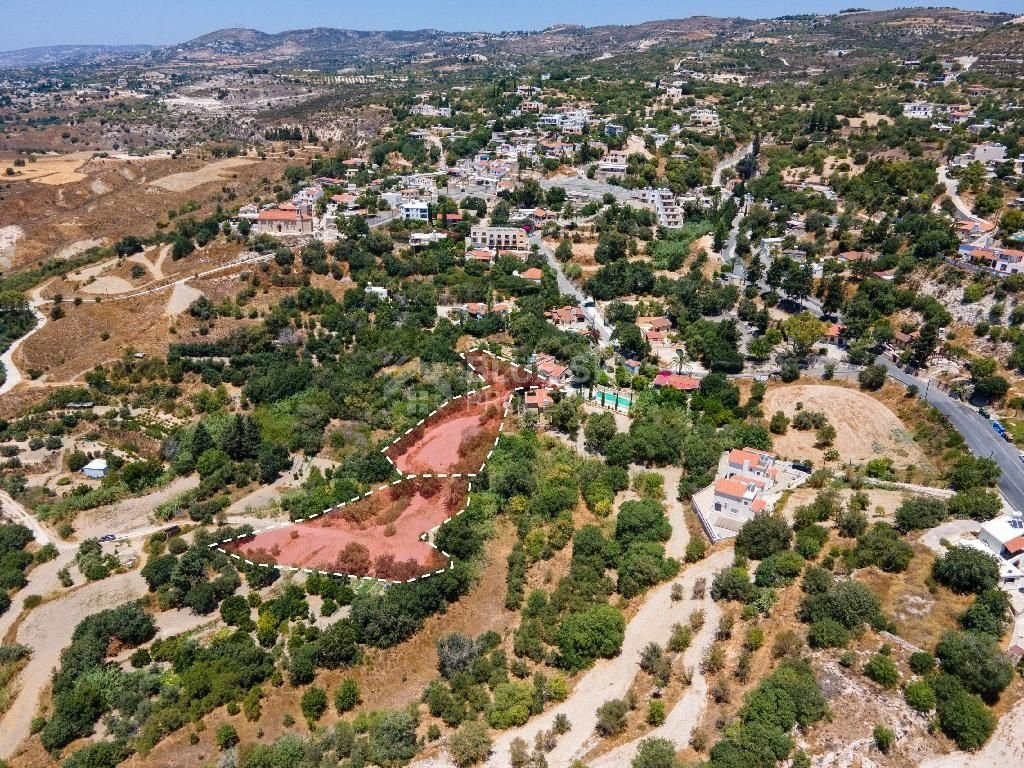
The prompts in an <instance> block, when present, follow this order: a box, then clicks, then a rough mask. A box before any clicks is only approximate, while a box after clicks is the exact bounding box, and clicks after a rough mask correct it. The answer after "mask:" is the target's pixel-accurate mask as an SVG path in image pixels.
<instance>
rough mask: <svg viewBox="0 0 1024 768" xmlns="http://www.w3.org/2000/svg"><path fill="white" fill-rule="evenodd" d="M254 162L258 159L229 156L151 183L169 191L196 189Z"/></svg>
mask: <svg viewBox="0 0 1024 768" xmlns="http://www.w3.org/2000/svg"><path fill="white" fill-rule="evenodd" d="M254 162H256V161H255V160H247V159H246V158H244V157H228V158H225V159H223V160H217V161H216V162H213V163H210V164H209V165H206V166H204V167H202V168H200V169H199V170H197V171H182V172H181V173H172V174H171V175H170V176H164V177H163V178H162V179H156V180H155V181H153V182H152V183H151V185H152V186H154V187H159V188H160V189H164V190H167V191H168V192H187V191H188V190H190V189H194V188H195V187H198V186H200V185H202V184H208V183H210V182H211V181H221V180H223V179H225V178H227V176H228V175H229V174H228V172H229V171H230V170H231V169H232V168H238V167H241V166H244V165H251V164H252V163H254Z"/></svg>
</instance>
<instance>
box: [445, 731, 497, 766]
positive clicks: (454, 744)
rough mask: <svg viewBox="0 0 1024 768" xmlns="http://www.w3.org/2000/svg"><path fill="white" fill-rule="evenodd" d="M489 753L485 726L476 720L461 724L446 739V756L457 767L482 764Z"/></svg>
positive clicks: (488, 740) (489, 740)
mask: <svg viewBox="0 0 1024 768" xmlns="http://www.w3.org/2000/svg"><path fill="white" fill-rule="evenodd" d="M490 752H491V737H490V736H489V735H488V733H487V726H485V725H484V724H483V723H481V722H479V721H477V720H473V721H471V722H468V723H463V724H462V725H460V726H459V729H458V730H457V731H455V733H453V734H452V735H451V736H450V737H449V739H448V754H450V755H451V757H452V760H454V761H455V764H456V765H458V766H468V765H476V764H477V763H482V762H483V761H484V760H485V759H486V758H487V755H489V754H490Z"/></svg>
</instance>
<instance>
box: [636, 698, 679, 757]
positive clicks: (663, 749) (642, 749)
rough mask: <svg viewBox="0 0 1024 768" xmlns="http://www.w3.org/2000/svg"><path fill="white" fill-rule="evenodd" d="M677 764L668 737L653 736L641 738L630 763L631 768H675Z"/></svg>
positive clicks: (674, 749)
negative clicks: (656, 737)
mask: <svg viewBox="0 0 1024 768" xmlns="http://www.w3.org/2000/svg"><path fill="white" fill-rule="evenodd" d="M659 703H660V702H659ZM651 704H652V705H653V704H654V702H653V701H652V702H651ZM677 765H678V763H677V762H676V747H675V744H673V743H672V742H671V741H669V740H668V739H655V738H647V739H643V740H642V741H641V742H640V746H639V747H637V750H636V757H634V758H633V762H632V763H631V764H630V766H631V768H676V766H677Z"/></svg>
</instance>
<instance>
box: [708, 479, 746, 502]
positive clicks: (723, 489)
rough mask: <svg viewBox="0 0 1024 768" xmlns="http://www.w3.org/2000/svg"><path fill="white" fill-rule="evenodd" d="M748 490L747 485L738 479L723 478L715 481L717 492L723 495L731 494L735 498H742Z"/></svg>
mask: <svg viewBox="0 0 1024 768" xmlns="http://www.w3.org/2000/svg"><path fill="white" fill-rule="evenodd" d="M746 492H747V486H745V485H744V484H743V483H741V482H739V481H738V480H731V479H729V478H722V479H721V480H716V481H715V493H719V494H721V495H723V496H731V497H732V498H734V499H742V498H743V496H744V495H745V494H746Z"/></svg>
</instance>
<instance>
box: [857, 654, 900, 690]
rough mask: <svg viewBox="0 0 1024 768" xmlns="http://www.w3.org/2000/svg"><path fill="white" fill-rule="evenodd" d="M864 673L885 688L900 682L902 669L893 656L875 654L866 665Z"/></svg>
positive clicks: (893, 686)
mask: <svg viewBox="0 0 1024 768" xmlns="http://www.w3.org/2000/svg"><path fill="white" fill-rule="evenodd" d="M864 674H865V675H867V676H868V677H869V678H871V679H872V680H874V681H875V682H876V683H878V684H879V685H880V686H882V687H883V688H895V687H896V686H897V685H899V682H900V671H899V670H898V669H897V668H896V662H894V661H893V660H892V657H891V656H886V655H884V654H881V653H876V654H874V655H873V656H872V657H871V658H870V659H868V663H867V664H865V665H864Z"/></svg>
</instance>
